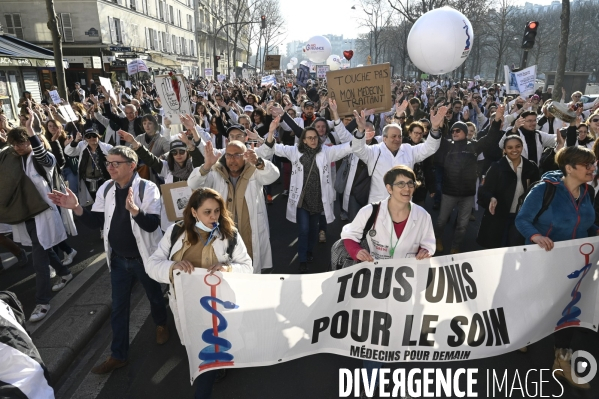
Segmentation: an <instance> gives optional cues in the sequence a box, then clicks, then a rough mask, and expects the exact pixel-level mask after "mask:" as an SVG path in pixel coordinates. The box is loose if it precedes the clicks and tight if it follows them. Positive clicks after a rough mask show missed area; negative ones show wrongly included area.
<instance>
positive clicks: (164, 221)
mask: <svg viewBox="0 0 599 399" xmlns="http://www.w3.org/2000/svg"><path fill="white" fill-rule="evenodd" d="M161 162H162V170H161V171H160V173H158V176H160V178H162V179H163V180H164V184H171V183H172V182H173V174H172V173H171V170H170V169H169V168H168V162H167V161H165V160H164V159H162V160H161ZM160 205H161V206H160V228H161V229H162V231H166V229H168V226H170V225H171V224H173V223H175V222H171V221H170V220H168V217H167V216H166V207H165V206H164V197H162V196H160Z"/></svg>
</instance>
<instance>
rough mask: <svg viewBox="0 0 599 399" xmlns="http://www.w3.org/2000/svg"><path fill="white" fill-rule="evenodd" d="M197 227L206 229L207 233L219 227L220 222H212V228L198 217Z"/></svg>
mask: <svg viewBox="0 0 599 399" xmlns="http://www.w3.org/2000/svg"><path fill="white" fill-rule="evenodd" d="M196 221H197V222H196V227H197V228H198V229H200V230H202V231H205V232H206V233H210V232H211V231H212V230H214V229H217V228H218V222H215V223H212V228H210V227H208V226H206V225H205V224H204V223H202V222H201V221H200V220H199V219H197V218H196Z"/></svg>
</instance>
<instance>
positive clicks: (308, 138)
mask: <svg viewBox="0 0 599 399" xmlns="http://www.w3.org/2000/svg"><path fill="white" fill-rule="evenodd" d="M304 138H305V139H306V140H310V141H315V140H317V139H318V136H306V137H304Z"/></svg>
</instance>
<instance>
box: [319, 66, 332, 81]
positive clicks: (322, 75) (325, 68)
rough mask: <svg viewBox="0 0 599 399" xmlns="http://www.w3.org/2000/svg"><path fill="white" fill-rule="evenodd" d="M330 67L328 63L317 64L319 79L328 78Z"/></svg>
mask: <svg viewBox="0 0 599 399" xmlns="http://www.w3.org/2000/svg"><path fill="white" fill-rule="evenodd" d="M329 69H330V67H329V66H328V65H316V77H317V78H318V79H326V78H327V72H328V71H329Z"/></svg>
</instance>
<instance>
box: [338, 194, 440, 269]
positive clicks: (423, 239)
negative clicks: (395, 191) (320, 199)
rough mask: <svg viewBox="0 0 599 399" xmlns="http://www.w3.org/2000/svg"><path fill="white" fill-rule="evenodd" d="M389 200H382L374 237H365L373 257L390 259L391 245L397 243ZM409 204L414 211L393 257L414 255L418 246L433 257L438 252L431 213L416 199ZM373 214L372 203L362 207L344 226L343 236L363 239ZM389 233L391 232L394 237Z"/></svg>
mask: <svg viewBox="0 0 599 399" xmlns="http://www.w3.org/2000/svg"><path fill="white" fill-rule="evenodd" d="M387 196H388V194H387ZM388 203H389V198H387V199H385V200H383V201H381V205H380V207H379V213H378V215H377V217H376V220H375V223H374V224H373V226H372V229H371V230H375V231H376V234H375V235H374V237H372V236H370V234H366V240H367V241H368V247H369V248H370V251H369V252H370V254H371V255H372V257H373V258H374V259H389V258H391V257H390V256H389V248H390V245H391V247H392V246H394V245H395V243H396V242H397V235H396V234H395V229H394V228H393V222H392V220H391V216H389V209H388V208H387V206H388ZM410 206H411V207H412V210H411V211H410V215H409V216H408V221H407V223H406V227H405V229H404V231H403V233H402V234H401V237H400V238H399V242H398V243H397V246H396V247H395V252H394V253H393V259H401V258H415V257H416V254H418V249H419V248H422V249H426V250H427V251H428V253H429V254H431V256H432V255H434V254H435V249H436V244H435V232H434V229H433V222H432V220H431V216H430V215H429V214H428V212H426V210H424V208H422V207H420V206H418V205H416V204H414V203H413V202H410ZM370 215H372V205H371V204H368V205H366V206H365V207H363V208H362V209H360V211H359V212H358V214H357V215H356V217H355V219H354V220H353V221H352V222H351V223H349V224H346V225H345V226H343V230H342V231H341V239H343V240H348V239H349V240H353V241H355V242H360V240H361V239H362V234H363V232H364V226H366V222H367V221H368V219H369V218H370ZM390 234H392V237H391V236H390ZM391 242H393V244H391Z"/></svg>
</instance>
